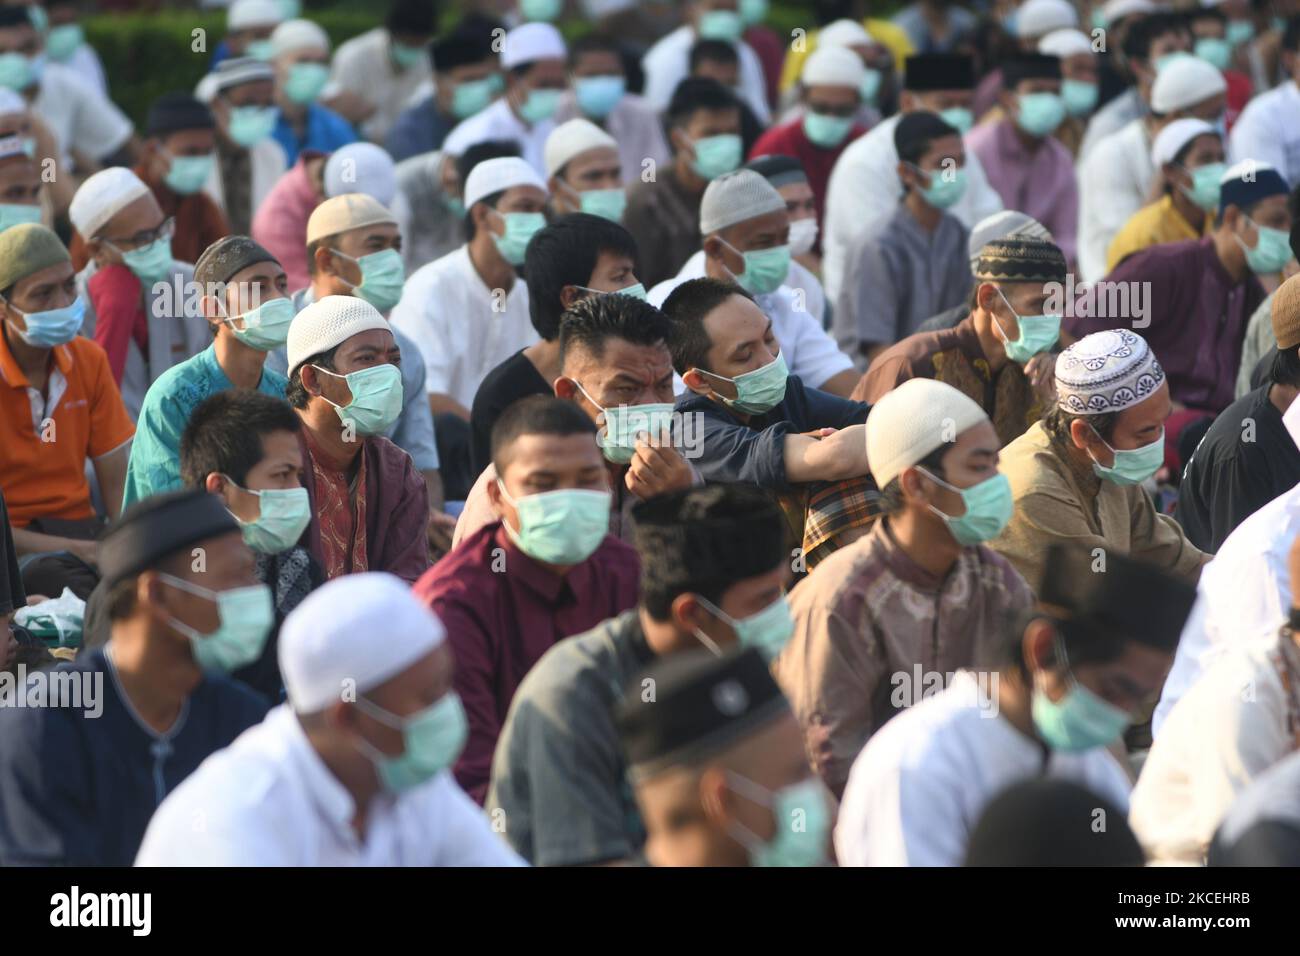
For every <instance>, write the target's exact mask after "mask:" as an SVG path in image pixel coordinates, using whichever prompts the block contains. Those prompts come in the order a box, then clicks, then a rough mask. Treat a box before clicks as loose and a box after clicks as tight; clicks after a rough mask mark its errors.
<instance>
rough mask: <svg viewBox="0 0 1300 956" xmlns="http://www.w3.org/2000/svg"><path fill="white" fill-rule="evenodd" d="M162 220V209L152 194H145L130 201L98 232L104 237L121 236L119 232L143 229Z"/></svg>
mask: <svg viewBox="0 0 1300 956" xmlns="http://www.w3.org/2000/svg"><path fill="white" fill-rule="evenodd" d="M160 219H162V207H160V206H159V205H158V200H157V199H155V198H154V196H153V193H151V192H150V193H145V195H143V196H139V197H137V198H135V199H132V200H131V201H130V202H129V203H127V204H126V205H125V206H123V207H122V208H121V209H119V210H118V211H117V212H116V213H114V214H113V218H111V219H109V220H108V222H106V223H104V227H103V228H102V229H101V230H100V232H101V233H102V234H104V235H109V236H114V235H121V234H122V233H121V231H120V230H125V229H145V228H148V227H149V226H152V225H154V224H155V223H156V222H157V221H158V220H160Z"/></svg>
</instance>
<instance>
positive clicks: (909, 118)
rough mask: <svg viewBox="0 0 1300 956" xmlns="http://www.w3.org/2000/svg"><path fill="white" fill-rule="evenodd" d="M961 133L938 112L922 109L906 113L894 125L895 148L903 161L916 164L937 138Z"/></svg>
mask: <svg viewBox="0 0 1300 956" xmlns="http://www.w3.org/2000/svg"><path fill="white" fill-rule="evenodd" d="M960 135H961V134H960V133H959V132H957V129H956V128H955V127H953V126H952V125H950V124H948V123H946V122H944V120H943V119H942V118H941V117H939V116H938V115H937V114H935V113H929V112H926V111H925V110H920V111H917V112H913V113H905V114H904V115H903V118H902V119H901V120H899V121H898V125H897V126H895V127H894V148H895V149H896V150H897V152H898V158H899V159H900V160H901V161H902V162H905V163H909V164H911V165H913V166H915V165H917V164H918V163H920V162H921V158H922V157H923V156H924V155H925V154H926V153H927V152H929V150H930V146H931V144H932V143H934V141H935V140H936V139H943V138H944V137H945V136H960Z"/></svg>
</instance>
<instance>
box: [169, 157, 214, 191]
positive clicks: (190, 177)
mask: <svg viewBox="0 0 1300 956" xmlns="http://www.w3.org/2000/svg"><path fill="white" fill-rule="evenodd" d="M215 164H216V157H215V156H214V155H213V154H212V153H208V154H207V155H206V156H173V157H171V165H170V166H168V167H167V175H166V176H165V177H163V182H164V183H166V185H167V188H168V189H170V190H171V191H172V192H174V193H176V194H177V195H180V196H192V195H193V194H194V193H196V192H198V191H199V190H200V189H202V188H203V184H204V183H206V182H207V181H208V176H210V175H211V174H212V167H213V166H214V165H215Z"/></svg>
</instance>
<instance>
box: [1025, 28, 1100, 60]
mask: <svg viewBox="0 0 1300 956" xmlns="http://www.w3.org/2000/svg"><path fill="white" fill-rule="evenodd" d="M1038 52H1039V53H1043V54H1046V55H1047V56H1059V57H1067V56H1078V55H1079V54H1080V53H1092V52H1093V49H1092V40H1091V39H1089V37H1088V34H1086V33H1084V32H1083V31H1082V30H1075V29H1073V28H1069V29H1065V30H1053V31H1052V32H1051V33H1049V34H1047V36H1045V37H1043V38H1042V39H1041V40H1039V41H1038Z"/></svg>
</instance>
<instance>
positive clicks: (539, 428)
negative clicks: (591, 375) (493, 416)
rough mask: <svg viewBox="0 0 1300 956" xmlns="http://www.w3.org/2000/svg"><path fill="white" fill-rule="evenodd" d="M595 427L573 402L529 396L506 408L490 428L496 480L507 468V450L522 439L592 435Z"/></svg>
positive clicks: (508, 457) (552, 397) (542, 396)
mask: <svg viewBox="0 0 1300 956" xmlns="http://www.w3.org/2000/svg"><path fill="white" fill-rule="evenodd" d="M595 434H596V426H595V424H594V423H593V422H592V420H591V419H590V418H588V417H587V415H586V413H585V412H583V410H582V409H581V408H579V407H578V406H577V405H575V404H574V403H573V402H566V401H564V400H563V399H559V398H556V397H554V396H553V395H529V396H528V397H527V398H521V399H520V400H519V401H517V402H513V403H512V404H510V405H508V406H506V409H505V411H503V412H502V413H501V415H500V417H499V418H497V420H496V424H494V425H493V426H492V465H493V467H494V468H496V471H497V475H498V477H499V476H500V475H501V474H502V473H504V472H505V469H506V466H507V465H508V464H510V456H509V454H508V453H509V451H510V446H511V445H513V444H514V443H515V441H516V440H517V439H518V438H520V437H521V436H523V435H557V436H564V435H592V436H595Z"/></svg>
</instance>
